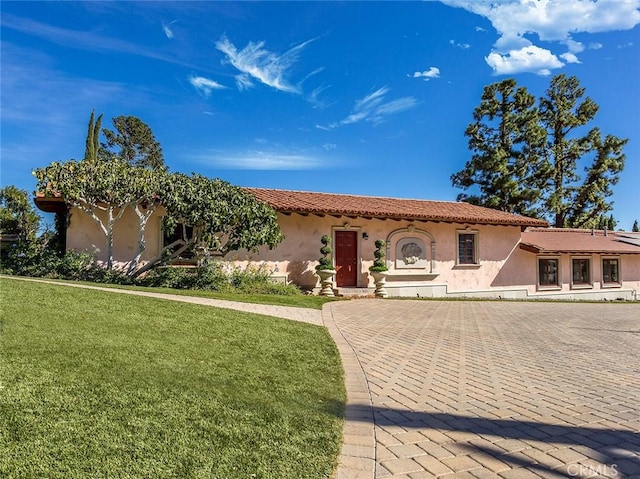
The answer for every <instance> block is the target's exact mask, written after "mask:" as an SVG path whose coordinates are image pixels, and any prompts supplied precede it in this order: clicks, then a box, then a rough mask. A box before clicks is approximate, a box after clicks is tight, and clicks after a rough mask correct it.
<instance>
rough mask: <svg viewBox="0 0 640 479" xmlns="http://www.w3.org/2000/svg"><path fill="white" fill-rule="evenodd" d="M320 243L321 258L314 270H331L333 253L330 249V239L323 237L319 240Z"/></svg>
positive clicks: (326, 236)
mask: <svg viewBox="0 0 640 479" xmlns="http://www.w3.org/2000/svg"><path fill="white" fill-rule="evenodd" d="M320 242H321V243H322V248H320V253H322V258H320V260H319V263H320V264H318V265H317V266H316V270H317V271H320V270H333V269H334V267H333V261H332V260H331V256H330V255H331V253H333V249H331V238H330V237H329V235H324V236H323V237H322V238H320Z"/></svg>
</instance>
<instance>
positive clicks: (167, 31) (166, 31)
mask: <svg viewBox="0 0 640 479" xmlns="http://www.w3.org/2000/svg"><path fill="white" fill-rule="evenodd" d="M162 31H163V32H164V34H165V36H166V37H167V38H168V39H169V40H171V39H172V38H174V37H175V35H174V34H173V30H171V28H170V27H169V25H167V24H166V23H163V24H162Z"/></svg>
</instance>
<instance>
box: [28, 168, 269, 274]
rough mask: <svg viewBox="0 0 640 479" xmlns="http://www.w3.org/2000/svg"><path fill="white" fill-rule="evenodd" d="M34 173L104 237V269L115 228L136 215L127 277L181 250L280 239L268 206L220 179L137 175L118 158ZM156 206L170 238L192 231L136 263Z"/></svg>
mask: <svg viewBox="0 0 640 479" xmlns="http://www.w3.org/2000/svg"><path fill="white" fill-rule="evenodd" d="M34 174H35V176H36V178H37V179H38V188H39V190H40V191H47V192H49V193H51V192H54V191H55V192H57V193H59V194H60V195H61V196H62V197H63V198H64V199H65V201H66V202H67V204H69V205H70V206H75V207H77V208H78V209H80V211H82V212H83V213H85V214H87V215H89V216H90V217H91V218H92V219H93V220H94V221H95V223H96V224H97V225H98V227H99V228H100V231H102V233H103V235H104V238H105V244H106V256H107V262H106V265H105V266H106V268H107V269H112V268H113V266H114V259H113V247H114V243H115V241H117V239H116V238H115V235H114V229H115V225H116V224H117V222H118V221H119V220H120V219H121V218H122V217H123V215H124V213H125V212H126V211H127V209H131V210H133V211H134V213H135V214H136V216H137V218H138V225H137V229H138V239H137V247H136V249H135V253H134V255H133V257H132V258H131V260H129V262H128V264H127V266H126V268H125V269H124V271H125V273H126V274H127V275H129V276H131V277H137V276H139V275H141V274H142V273H144V272H146V271H149V270H150V269H153V268H155V267H157V266H159V265H161V264H167V263H170V262H171V261H172V260H173V259H175V258H177V257H179V256H180V255H181V254H182V253H184V252H185V251H190V250H194V249H198V248H200V249H202V250H204V251H208V252H211V253H212V254H215V255H220V256H224V255H225V254H227V253H228V252H230V251H235V250H238V249H248V250H255V249H257V248H258V247H260V246H263V245H266V246H268V247H270V248H272V247H275V246H276V245H277V244H278V243H279V242H280V241H281V240H282V233H281V231H280V228H279V226H278V223H277V216H276V212H275V211H274V210H273V209H272V208H271V207H270V206H269V205H267V204H265V203H262V202H260V201H258V200H257V199H256V198H255V197H254V196H253V195H251V194H249V193H248V192H245V191H244V190H242V189H241V188H239V187H236V186H233V185H231V184H229V183H226V182H224V181H222V180H219V179H214V180H212V179H209V178H206V177H204V176H201V175H184V174H182V173H168V172H166V171H164V170H152V169H148V168H140V167H136V166H131V165H130V164H129V163H127V162H125V161H123V160H120V159H118V158H112V159H111V160H110V161H90V160H82V161H75V160H71V161H68V162H65V163H52V164H51V165H49V166H47V167H46V168H39V169H37V170H35V171H34ZM160 206H162V207H163V208H164V209H165V210H166V216H165V217H164V225H165V228H166V229H167V230H168V231H172V230H174V229H175V228H177V227H183V226H184V225H189V226H190V228H189V230H190V231H191V232H190V234H187V229H186V228H185V233H184V234H183V235H182V239H180V240H177V241H176V242H174V243H172V244H170V245H166V246H164V248H163V249H162V251H161V252H160V254H158V255H157V256H156V257H154V258H151V259H150V260H149V261H147V262H145V263H141V262H140V258H141V256H142V253H143V252H144V251H145V249H146V236H147V231H146V227H147V224H148V220H149V218H150V217H151V216H152V215H153V213H154V212H156V211H157V210H158V208H159V207H160Z"/></svg>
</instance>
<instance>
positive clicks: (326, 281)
mask: <svg viewBox="0 0 640 479" xmlns="http://www.w3.org/2000/svg"><path fill="white" fill-rule="evenodd" d="M316 274H317V275H318V276H320V285H321V286H322V288H321V289H320V293H319V294H320V296H335V295H334V294H333V275H334V274H336V270H335V269H318V270H316Z"/></svg>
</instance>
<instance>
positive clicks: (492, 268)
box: [228, 214, 535, 291]
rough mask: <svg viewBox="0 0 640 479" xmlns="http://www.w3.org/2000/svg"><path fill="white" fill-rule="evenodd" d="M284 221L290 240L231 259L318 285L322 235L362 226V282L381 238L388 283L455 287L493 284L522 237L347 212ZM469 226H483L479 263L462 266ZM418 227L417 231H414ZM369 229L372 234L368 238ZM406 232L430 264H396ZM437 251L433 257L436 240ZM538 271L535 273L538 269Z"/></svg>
mask: <svg viewBox="0 0 640 479" xmlns="http://www.w3.org/2000/svg"><path fill="white" fill-rule="evenodd" d="M279 223H280V226H281V228H282V231H283V233H284V235H285V240H284V241H283V242H282V243H281V244H280V245H279V246H278V248H276V249H275V250H272V251H269V250H267V249H266V248H264V249H261V250H260V251H259V252H258V253H257V254H250V253H248V252H246V251H243V252H237V253H233V254H231V255H230V256H229V258H228V259H233V260H237V261H241V262H242V263H241V264H246V263H247V262H248V261H254V262H255V261H267V262H268V263H269V265H270V266H271V267H272V268H273V269H275V268H276V267H277V269H278V271H279V272H281V273H285V272H286V273H288V275H289V279H290V280H291V281H293V282H294V283H296V284H300V285H301V286H303V287H314V286H316V284H317V277H316V275H315V274H314V267H315V265H316V264H317V260H318V258H319V257H320V256H321V254H320V252H319V249H320V247H321V246H322V245H321V244H320V238H321V236H322V235H325V234H327V235H331V236H333V234H334V232H335V231H336V230H345V229H346V230H352V231H356V232H357V233H358V234H357V238H358V256H359V258H360V260H359V264H358V271H359V276H358V286H359V287H372V286H373V278H372V277H371V275H370V274H369V266H371V264H372V263H373V260H374V254H373V253H374V250H375V244H374V243H375V240H377V239H383V240H385V241H387V242H388V243H389V244H388V252H387V258H386V259H387V261H388V263H389V267H390V272H389V279H388V283H389V284H390V285H391V284H393V282H394V281H401V282H403V283H406V282H409V281H411V282H420V281H421V282H430V283H438V284H443V283H444V284H447V287H448V289H449V290H450V291H461V290H477V289H490V288H492V287H493V286H494V285H493V282H494V280H495V278H496V276H497V275H498V274H499V272H500V268H501V267H502V266H503V265H504V263H505V261H506V260H507V259H508V258H509V256H510V254H511V253H512V251H513V250H514V248H516V245H517V244H518V241H519V239H520V228H519V227H516V226H484V225H466V224H451V223H436V222H419V221H415V222H409V221H395V220H379V219H364V218H347V217H339V218H336V217H332V216H324V217H318V216H314V215H309V216H302V215H298V214H292V215H279ZM466 227H468V228H469V230H470V231H472V232H477V239H478V256H479V260H480V265H478V266H475V265H474V266H457V265H456V257H457V235H456V232H457V231H458V230H464V229H465V228H466ZM410 229H413V231H410ZM363 233H364V234H366V236H367V237H368V239H364V238H363ZM403 238H418V239H420V240H422V245H423V246H424V247H425V248H426V250H427V262H428V263H429V264H428V265H427V267H426V268H416V269H411V268H406V269H402V270H398V269H396V268H395V259H396V258H395V244H396V242H397V241H399V240H402V239H403ZM432 242H433V243H434V249H435V257H434V258H433V263H431V259H432V258H431V254H430V253H431V243H432ZM534 274H535V273H534Z"/></svg>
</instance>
